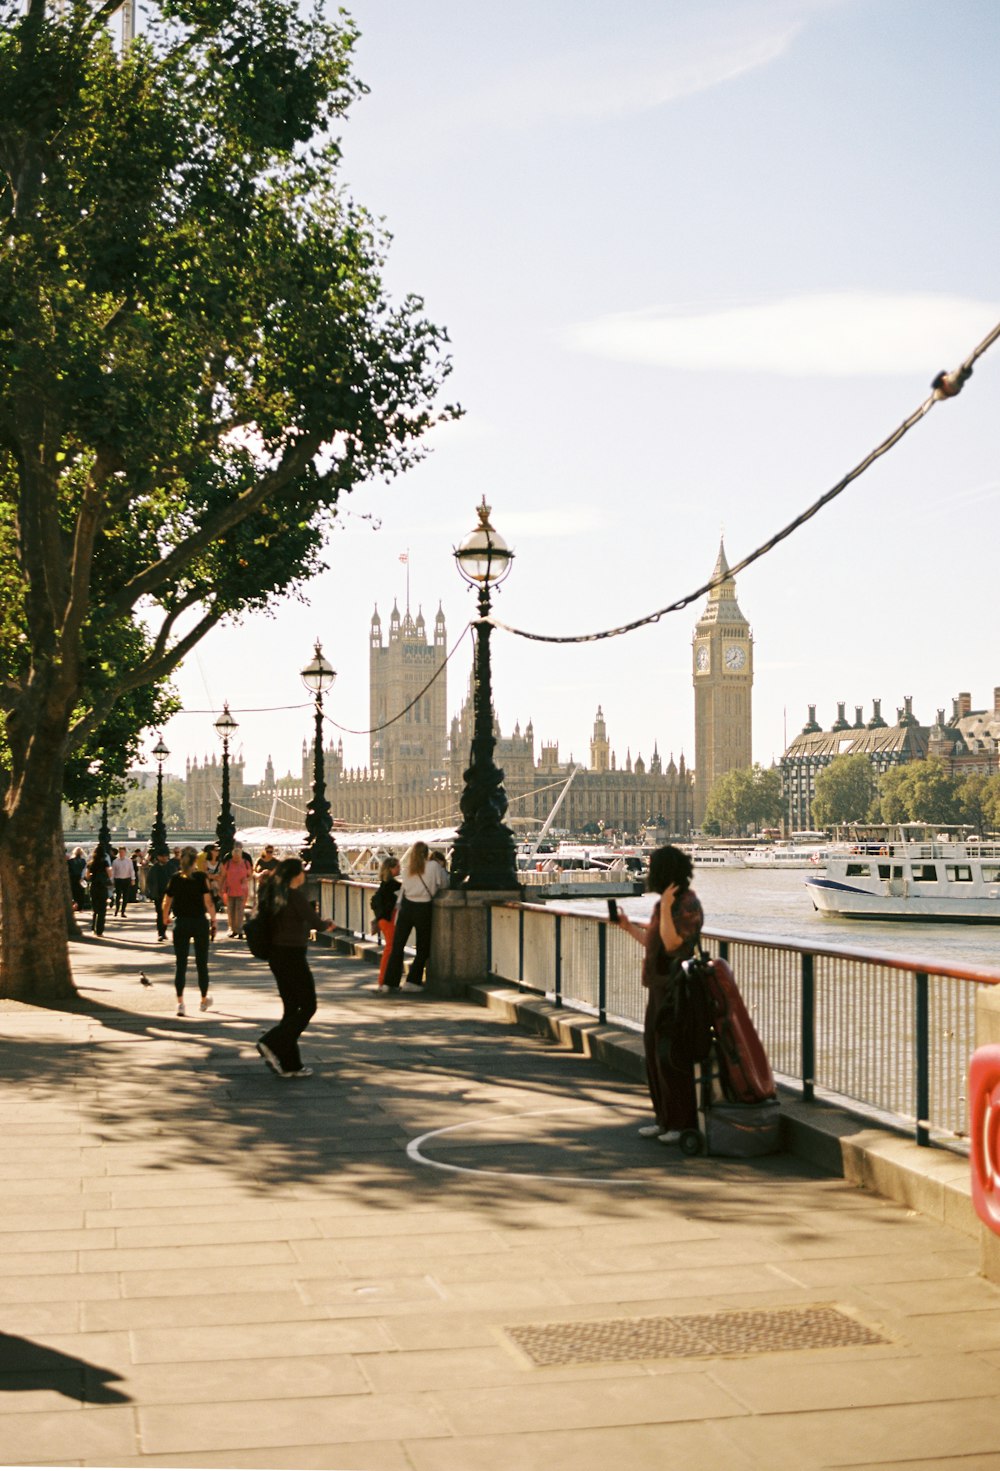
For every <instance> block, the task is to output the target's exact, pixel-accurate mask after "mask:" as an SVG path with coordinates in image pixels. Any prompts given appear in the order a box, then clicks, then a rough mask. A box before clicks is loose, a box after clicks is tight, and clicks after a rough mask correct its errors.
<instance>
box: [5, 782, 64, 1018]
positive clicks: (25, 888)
mask: <svg viewBox="0 0 1000 1471" xmlns="http://www.w3.org/2000/svg"><path fill="white" fill-rule="evenodd" d="M60 774H61V768H60ZM0 899H2V905H3V924H2V928H0V998H4V999H7V1000H14V1001H30V1002H33V1003H34V1004H35V1005H37V1006H45V1005H47V1004H51V1003H52V1002H54V1001H64V1000H66V999H67V998H68V997H71V996H75V995H76V987H75V986H74V985H73V974H72V971H71V969H70V963H69V943H68V940H67V937H66V918H65V917H66V854H65V850H64V848H63V843H62V827H61V824H60V821H59V801H58V792H57V793H56V800H55V803H54V804H52V811H51V814H50V819H49V821H47V822H46V821H44V820H42V815H41V814H37V813H36V814H35V817H34V820H33V821H32V820H30V819H29V818H28V815H27V814H23V813H20V812H18V813H16V814H12V816H11V820H10V822H9V823H8V824H7V829H6V832H5V833H4V841H3V843H2V844H0Z"/></svg>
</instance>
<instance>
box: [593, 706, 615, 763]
mask: <svg viewBox="0 0 1000 1471" xmlns="http://www.w3.org/2000/svg"><path fill="white" fill-rule="evenodd" d="M610 755H611V747H610V746H609V745H608V728H607V726H606V725H605V723H604V711H603V710H602V709H601V707H600V705H598V707H597V717H596V719H595V720H594V734H593V735H592V736H591V738H590V769H591V771H607V770H608V762H609V759H610Z"/></svg>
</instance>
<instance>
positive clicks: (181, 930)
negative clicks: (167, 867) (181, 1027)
mask: <svg viewBox="0 0 1000 1471" xmlns="http://www.w3.org/2000/svg"><path fill="white" fill-rule="evenodd" d="M197 858H198V850H197V849H196V848H182V849H181V857H180V868H179V869H178V871H177V872H176V873H175V874H171V876H170V879H169V881H168V883H167V891H166V893H165V895H164V896H163V923H164V925H165V926H166V925H169V923H170V919H171V915H172V916H173V921H174V955H175V956H176V966H175V968H174V990H175V991H176V992H177V1015H178V1016H184V1014H185V1011H184V986H185V982H186V981H187V963H188V954H189V952H190V949H191V942H192V940H193V941H194V963H195V966H196V968H197V971H198V989H199V990H200V991H201V1009H202V1011H207V1010H208V1008H209V1007H210V1006H211V1004H212V998H211V996H210V995H209V994H208V945H209V941H210V940H212V939H214V937H215V905H214V904H213V903H212V895H211V892H210V890H209V887H208V879H207V878H206V876H205V875H204V874H203V873H202V872H201V870H200V869H198V868H197V867H196V866H195V864H196V860H197Z"/></svg>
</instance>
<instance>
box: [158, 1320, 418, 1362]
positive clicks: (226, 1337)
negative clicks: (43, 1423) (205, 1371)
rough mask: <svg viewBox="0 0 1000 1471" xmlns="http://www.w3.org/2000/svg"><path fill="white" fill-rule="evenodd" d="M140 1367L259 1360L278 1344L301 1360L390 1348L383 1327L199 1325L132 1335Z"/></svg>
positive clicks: (362, 1323) (360, 1323) (342, 1323)
mask: <svg viewBox="0 0 1000 1471" xmlns="http://www.w3.org/2000/svg"><path fill="white" fill-rule="evenodd" d="M132 1341H133V1345H134V1348H133V1357H134V1360H135V1362H136V1363H137V1364H167V1363H178V1362H181V1361H185V1360H192V1361H195V1362H198V1363H208V1362H211V1361H212V1360H216V1359H258V1358H269V1357H271V1356H273V1354H274V1349H275V1345H276V1343H280V1344H281V1352H282V1354H283V1355H284V1356H285V1357H289V1358H297V1357H299V1356H300V1355H307V1356H308V1355H315V1354H343V1353H379V1352H381V1351H383V1350H385V1349H387V1348H388V1347H390V1343H391V1340H390V1339H389V1337H388V1335H387V1333H386V1332H385V1329H384V1328H383V1327H382V1326H381V1324H380V1323H377V1322H369V1321H368V1320H366V1319H357V1318H345V1319H339V1320H338V1321H336V1322H334V1321H332V1320H330V1319H329V1318H322V1319H316V1320H312V1321H301V1322H292V1323H284V1324H282V1325H281V1327H280V1328H278V1327H275V1326H274V1325H273V1324H271V1323H253V1324H241V1325H239V1326H235V1325H232V1326H231V1325H229V1324H221V1325H215V1324H198V1325H195V1326H185V1327H182V1328H159V1329H156V1328H139V1329H136V1330H135V1332H134V1333H133V1334H132Z"/></svg>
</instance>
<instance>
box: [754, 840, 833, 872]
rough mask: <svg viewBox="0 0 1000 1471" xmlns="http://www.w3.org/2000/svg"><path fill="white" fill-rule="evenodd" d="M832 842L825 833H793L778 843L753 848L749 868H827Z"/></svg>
mask: <svg viewBox="0 0 1000 1471" xmlns="http://www.w3.org/2000/svg"><path fill="white" fill-rule="evenodd" d="M829 851H830V841H829V839H828V838H827V836H826V834H825V833H805V832H803V833H792V834H791V835H790V836H789V837H788V838H785V839H781V840H780V841H778V842H776V843H764V844H761V846H760V847H758V848H751V849H750V851H749V853H747V855H746V858H745V859H744V862H745V863H746V866H747V868H825V866H826V857H827V854H828V853H829Z"/></svg>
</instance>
